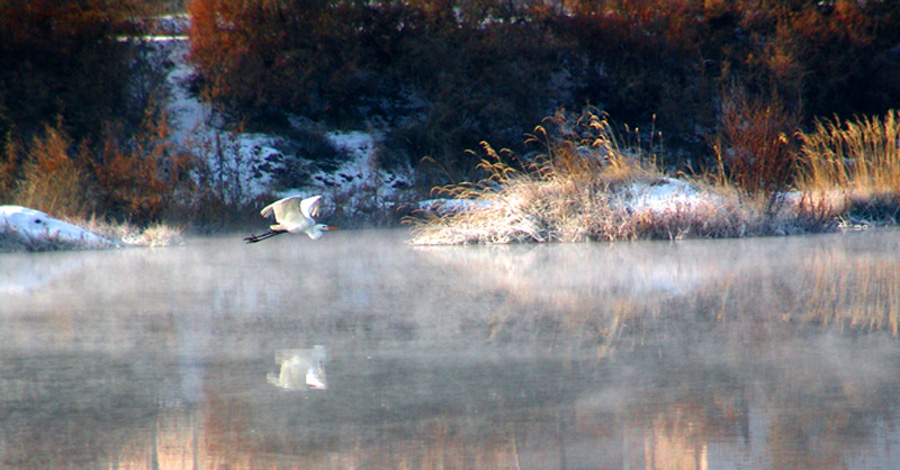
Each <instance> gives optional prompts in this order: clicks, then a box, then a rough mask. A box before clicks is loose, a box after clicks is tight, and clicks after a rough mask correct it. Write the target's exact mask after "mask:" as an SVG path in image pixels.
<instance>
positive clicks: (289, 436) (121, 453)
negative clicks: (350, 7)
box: [0, 230, 900, 469]
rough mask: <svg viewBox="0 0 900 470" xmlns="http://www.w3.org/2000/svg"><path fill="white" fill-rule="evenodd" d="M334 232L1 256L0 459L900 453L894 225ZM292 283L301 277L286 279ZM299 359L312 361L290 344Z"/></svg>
mask: <svg viewBox="0 0 900 470" xmlns="http://www.w3.org/2000/svg"><path fill="white" fill-rule="evenodd" d="M335 235H336V236H335V237H329V238H328V239H323V240H320V241H319V243H317V244H315V245H312V244H309V243H302V242H300V241H297V240H273V241H272V242H268V243H269V246H263V245H264V244H261V245H260V246H254V247H252V248H253V249H252V250H251V249H250V248H248V247H247V246H245V245H243V244H242V243H240V240H239V237H238V238H235V239H233V240H232V239H228V238H223V239H214V238H210V239H198V240H193V241H192V242H191V243H189V245H188V246H187V247H180V248H174V249H165V250H126V251H113V252H99V253H94V252H80V253H54V254H51V255H52V256H45V255H44V254H41V255H34V256H31V257H29V258H28V263H27V264H26V265H25V267H24V268H23V267H21V266H22V263H21V257H19V256H6V255H3V256H0V271H2V272H4V273H10V274H5V275H4V276H3V277H0V279H15V280H16V283H17V284H16V285H28V286H29V287H28V288H27V289H18V288H16V289H6V290H4V289H0V292H2V295H3V298H2V302H0V318H3V320H4V327H3V328H2V329H0V467H4V468H176V469H177V468H223V467H228V468H313V469H314V468H373V469H380V468H385V469H387V468H391V469H393V468H438V467H443V468H485V469H488V468H490V469H503V468H651V469H686V468H691V469H696V468H723V467H724V468H889V467H891V466H892V465H893V464H894V462H896V461H897V460H898V457H900V453H898V450H897V449H900V446H898V445H900V432H898V428H897V425H898V423H900V421H898V409H897V401H896V396H898V392H900V373H898V372H900V347H898V340H897V334H898V331H897V323H898V321H897V316H898V308H900V305H898V302H900V300H898V298H900V292H898V290H897V289H898V286H900V270H897V269H896V268H897V266H898V261H900V259H898V258H900V250H898V248H900V232H897V231H891V230H884V231H873V232H871V233H860V234H846V235H832V236H821V237H803V238H773V239H754V240H726V241H696V242H679V243H634V244H628V243H620V244H585V245H559V246H519V247H453V248H433V249H413V248H410V247H407V246H405V245H404V244H403V243H402V241H403V234H402V233H388V234H387V235H385V234H384V232H351V231H348V232H345V233H336V234H335ZM57 265H59V266H66V267H67V268H66V269H65V270H58V269H57V270H53V268H52V267H53V266H57ZM299 265H302V266H314V267H315V269H314V270H310V271H308V272H306V273H304V274H303V275H285V274H283V273H291V272H293V269H292V267H293V266H299ZM263 267H265V269H263ZM16 270H19V271H16ZM14 272H16V273H17V274H12V273H14ZM29 272H31V273H33V272H38V273H50V274H52V275H46V276H45V275H42V276H40V282H34V283H32V282H28V274H27V273H29ZM0 287H2V286H0ZM313 344H327V345H328V346H327V348H326V347H324V346H320V347H312V348H309V349H298V348H297V347H298V345H301V346H303V345H313ZM273 357H274V361H275V362H274V364H273ZM264 371H269V374H268V375H267V376H266V380H262V375H263V373H264ZM326 371H327V377H326ZM316 388H327V393H319V392H318V391H317V390H315V389H316ZM285 390H290V391H294V392H306V393H285Z"/></svg>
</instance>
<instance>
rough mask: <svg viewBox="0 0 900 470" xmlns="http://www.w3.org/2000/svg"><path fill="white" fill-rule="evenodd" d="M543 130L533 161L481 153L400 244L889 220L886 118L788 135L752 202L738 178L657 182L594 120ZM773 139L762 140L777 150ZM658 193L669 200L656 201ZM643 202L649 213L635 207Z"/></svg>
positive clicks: (891, 161)
mask: <svg viewBox="0 0 900 470" xmlns="http://www.w3.org/2000/svg"><path fill="white" fill-rule="evenodd" d="M546 124H547V125H548V126H553V130H554V132H553V133H552V134H551V132H548V130H547V128H546V127H545V126H539V127H537V128H536V129H535V132H534V134H533V135H531V136H530V137H529V141H530V142H531V143H535V142H537V143H540V144H541V145H542V146H543V148H544V149H545V152H544V153H541V154H539V155H537V156H534V157H530V158H527V159H522V160H519V159H517V158H516V156H515V155H512V154H511V152H509V151H506V150H502V151H500V152H498V151H495V150H494V149H493V148H492V147H491V146H490V145H489V144H487V143H482V147H483V152H484V156H483V158H482V161H481V163H480V164H479V165H478V169H479V170H481V171H482V174H483V175H484V177H483V178H482V179H481V180H480V181H478V182H477V183H468V182H463V183H459V184H452V185H448V186H445V187H441V188H437V189H436V190H435V192H436V193H438V194H437V195H438V196H441V197H445V198H448V199H450V200H452V201H453V204H449V203H445V204H444V208H443V209H441V208H440V207H438V209H437V210H427V211H422V212H421V213H419V214H416V215H415V216H414V217H412V218H410V219H407V222H409V223H411V224H412V234H413V236H412V239H411V241H410V243H412V244H414V245H448V244H449V245H452V244H473V243H485V244H502V243H523V242H524V243H531V242H536V243H542V242H552V241H561V242H578V241H587V240H597V241H613V240H636V239H670V240H671V239H681V238H689V237H692V238H696V237H702V238H720V237H742V236H760V235H788V234H796V233H811V232H827V231H833V230H837V229H839V228H840V227H842V226H844V227H846V226H860V225H872V224H888V223H889V224H896V223H897V220H898V219H900V113H898V112H897V111H891V112H889V113H888V114H887V115H886V116H885V117H884V118H879V117H862V118H858V119H856V120H854V121H847V122H842V121H839V120H837V119H836V120H834V121H825V122H818V123H817V125H816V127H815V129H814V130H812V131H811V132H808V133H805V132H798V137H799V140H800V142H801V145H800V146H799V149H798V150H797V153H796V154H795V155H792V156H791V158H790V159H789V160H790V161H794V162H796V163H795V166H794V170H795V171H794V176H792V178H793V186H788V185H786V184H785V185H783V187H782V188H781V189H780V190H779V191H771V190H769V191H755V192H754V191H748V190H747V189H746V187H745V186H746V185H741V182H740V181H738V182H735V181H734V179H733V178H730V177H729V175H731V174H734V173H737V174H738V175H743V176H747V177H749V176H748V175H746V174H745V173H746V171H751V170H746V171H745V172H743V173H742V172H735V171H733V170H732V171H731V172H728V173H726V172H724V171H721V172H720V174H708V175H702V176H700V177H696V178H691V179H688V180H687V181H686V180H685V179H684V178H681V179H677V180H676V179H673V178H670V177H668V176H667V175H666V174H664V173H663V172H662V171H661V170H660V169H659V167H658V166H657V164H656V153H655V148H654V146H653V145H650V146H649V148H641V147H640V146H632V147H628V148H622V147H621V146H620V145H619V143H618V142H619V140H618V139H617V138H616V133H615V131H614V129H613V128H612V127H611V126H610V124H609V122H608V121H607V119H606V117H605V116H603V115H598V114H594V113H590V112H586V113H584V114H582V115H581V116H580V117H578V118H577V119H574V120H571V119H570V118H569V117H567V116H566V115H565V114H564V113H559V114H557V115H556V116H554V117H553V118H549V119H548V123H546ZM783 135H784V134H783V133H781V134H778V135H777V136H776V137H773V138H769V139H764V140H765V142H770V141H771V142H773V143H774V144H773V145H780V143H783V142H784V140H785V139H784V138H782V137H781V136H783ZM765 142H763V144H764V143H765ZM759 145H762V144H759ZM794 157H796V158H794ZM763 170H764V171H768V170H766V169H763ZM660 188H669V189H668V191H670V194H668V196H665V195H664V196H663V197H661V198H660V197H659V195H658V194H656V193H658V192H659V190H660ZM672 188H674V190H673V189H672ZM765 188H769V186H765ZM791 189H793V190H791ZM679 192H680V193H681V194H679ZM680 196H688V197H680ZM653 197H655V198H656V199H655V200H654V201H655V202H654V203H643V201H645V200H648V199H652V198H653ZM667 197H668V199H667ZM448 208H449V209H448Z"/></svg>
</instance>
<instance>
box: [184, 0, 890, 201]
mask: <svg viewBox="0 0 900 470" xmlns="http://www.w3.org/2000/svg"><path fill="white" fill-rule="evenodd" d="M190 9H191V13H192V14H193V16H194V19H195V25H194V27H193V29H192V39H193V41H194V44H195V45H194V48H193V57H194V60H195V61H196V63H197V64H198V66H199V70H200V74H201V81H200V84H201V87H202V89H203V90H204V92H205V93H207V94H208V95H209V96H210V97H212V98H213V100H214V101H215V102H217V103H218V104H219V105H221V106H223V107H225V108H231V109H234V108H236V107H237V108H241V109H242V112H246V111H248V110H249V111H251V112H250V113H249V114H251V115H252V114H254V113H255V114H256V115H257V116H271V115H273V114H278V113H279V112H285V111H287V112H291V113H297V114H303V115H306V116H310V117H312V118H314V119H317V120H318V119H322V120H329V121H331V122H332V123H333V124H335V125H339V126H342V127H362V126H363V125H364V124H365V121H367V120H371V121H374V122H382V121H385V122H386V123H387V125H388V129H389V130H390V133H389V135H388V136H387V142H388V143H389V144H390V146H389V147H390V149H391V151H392V152H395V153H397V154H400V155H406V157H407V158H409V159H411V160H412V161H414V162H416V161H419V160H420V159H421V158H422V157H426V156H427V157H431V158H430V159H428V160H427V161H429V162H436V163H437V164H436V165H431V166H429V165H426V166H424V167H423V169H424V170H429V169H434V170H435V171H434V172H432V173H433V174H430V173H428V172H427V171H426V172H425V174H426V176H427V177H425V178H423V181H424V182H425V184H429V183H430V182H431V181H439V180H440V179H441V178H444V180H445V181H446V180H450V181H459V180H462V179H466V178H472V177H473V176H475V175H474V173H473V168H474V167H475V166H476V165H477V163H478V162H477V160H473V159H472V158H471V155H470V154H467V153H465V152H464V150H465V149H468V148H474V147H476V146H477V145H478V142H479V141H481V140H489V141H491V142H494V143H495V145H498V146H503V147H509V148H511V149H515V150H517V151H522V150H524V146H523V142H522V139H521V136H522V135H523V134H524V133H526V132H527V131H528V130H529V129H530V128H531V127H532V126H533V125H534V123H536V122H538V121H539V120H540V118H541V117H542V116H546V115H548V114H551V113H552V112H553V111H554V110H556V109H558V108H560V107H566V108H570V109H575V108H578V107H581V106H583V105H585V104H591V105H594V106H599V107H601V108H602V109H603V110H605V111H607V112H608V113H609V114H610V115H612V116H614V117H615V118H616V119H617V120H620V121H621V122H629V123H632V124H635V125H637V126H641V127H648V126H647V124H649V123H650V122H651V120H654V119H655V123H656V125H657V127H658V128H659V129H660V130H662V131H663V132H664V133H665V134H666V136H667V141H668V143H669V145H670V146H671V147H672V148H682V149H685V150H687V152H684V153H682V154H681V155H686V157H680V158H681V159H683V160H681V161H678V160H670V161H668V162H667V163H669V164H672V165H679V164H690V165H692V166H693V167H695V169H697V168H696V167H698V166H704V165H705V166H707V167H710V168H714V167H715V165H716V161H717V160H716V158H715V152H714V151H713V149H711V148H710V147H709V146H707V142H708V141H709V138H710V137H711V136H713V135H714V134H715V133H716V132H717V129H718V128H719V111H720V110H721V105H720V101H719V100H720V99H721V97H722V93H721V90H723V89H728V87H730V85H731V84H732V83H735V82H739V83H742V84H743V87H744V88H745V89H746V90H747V93H748V95H749V96H753V97H770V96H777V97H778V99H779V100H780V101H781V102H782V106H783V107H784V108H785V109H786V110H790V111H791V112H792V113H794V114H795V115H796V116H797V117H798V119H799V122H800V123H809V122H811V119H812V118H814V117H815V116H820V115H830V114H833V113H839V114H845V113H852V112H867V113H871V112H876V113H878V112H883V111H884V110H885V109H884V106H885V103H889V102H891V100H894V101H896V100H898V99H900V78H898V77H897V74H896V73H892V71H893V70H896V67H897V64H898V61H900V58H898V57H897V54H896V52H895V51H894V47H895V46H896V44H897V43H898V42H900V6H898V5H897V3H896V2H869V1H866V2H857V1H851V0H835V1H833V2H818V1H813V0H795V1H790V2H769V1H764V0H729V1H724V0H708V1H704V2H696V1H688V0H574V1H571V2H563V3H559V2H523V3H516V2H507V1H502V0H478V1H474V0H473V1H468V2H442V1H427V0H417V1H408V2H393V1H388V0H383V1H375V2H346V1H340V0H317V1H315V2H301V1H299V0H297V1H293V2H292V1H287V2H277V3H276V2H268V1H263V0H249V1H245V2H233V1H228V0H195V1H194V2H192V3H191V6H190ZM379 120H380V121H379ZM251 125H253V124H252V123H251Z"/></svg>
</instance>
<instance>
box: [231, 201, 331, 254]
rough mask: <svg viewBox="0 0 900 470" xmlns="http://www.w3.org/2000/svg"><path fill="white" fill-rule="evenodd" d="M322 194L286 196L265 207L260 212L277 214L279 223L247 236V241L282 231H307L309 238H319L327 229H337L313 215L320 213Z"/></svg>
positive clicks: (269, 236) (264, 238)
mask: <svg viewBox="0 0 900 470" xmlns="http://www.w3.org/2000/svg"><path fill="white" fill-rule="evenodd" d="M321 203H322V196H313V197H308V198H306V199H303V198H301V197H299V196H293V197H286V198H284V199H281V200H278V201H275V202H273V203H271V204H269V205H268V206H266V207H264V208H263V210H261V211H260V212H259V213H260V214H262V216H263V217H271V216H272V214H273V213H274V214H275V222H277V224H275V225H270V226H269V231H268V232H266V233H264V234H262V235H252V234H251V235H250V236H249V237H245V238H244V241H245V242H247V243H256V242H260V241H263V240H266V239H269V238H272V237H274V236H275V235H281V234H282V233H305V234H307V235H309V238H312V239H313V240H318V239H319V238H322V234H323V233H325V231H327V230H337V227H331V226H329V225H325V224H317V223H316V221H315V219H313V217H317V216H318V215H319V205H320V204H321Z"/></svg>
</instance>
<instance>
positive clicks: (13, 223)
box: [0, 206, 117, 248]
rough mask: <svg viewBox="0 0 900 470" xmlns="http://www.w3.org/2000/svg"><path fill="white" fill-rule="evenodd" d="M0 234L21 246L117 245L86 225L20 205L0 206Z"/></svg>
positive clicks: (98, 246)
mask: <svg viewBox="0 0 900 470" xmlns="http://www.w3.org/2000/svg"><path fill="white" fill-rule="evenodd" d="M0 235H5V236H7V237H16V238H17V239H18V242H20V243H21V244H23V245H34V244H40V243H59V244H60V245H64V246H67V247H77V248H107V247H111V246H115V245H116V244H117V242H116V241H114V240H110V239H108V238H105V237H102V236H100V235H97V234H96V233H94V232H91V231H90V230H87V229H85V228H82V227H79V226H76V225H72V224H70V223H67V222H63V221H62V220H59V219H54V218H53V217H50V216H48V215H47V214H45V213H43V212H41V211H38V210H34V209H29V208H27V207H21V206H0Z"/></svg>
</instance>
